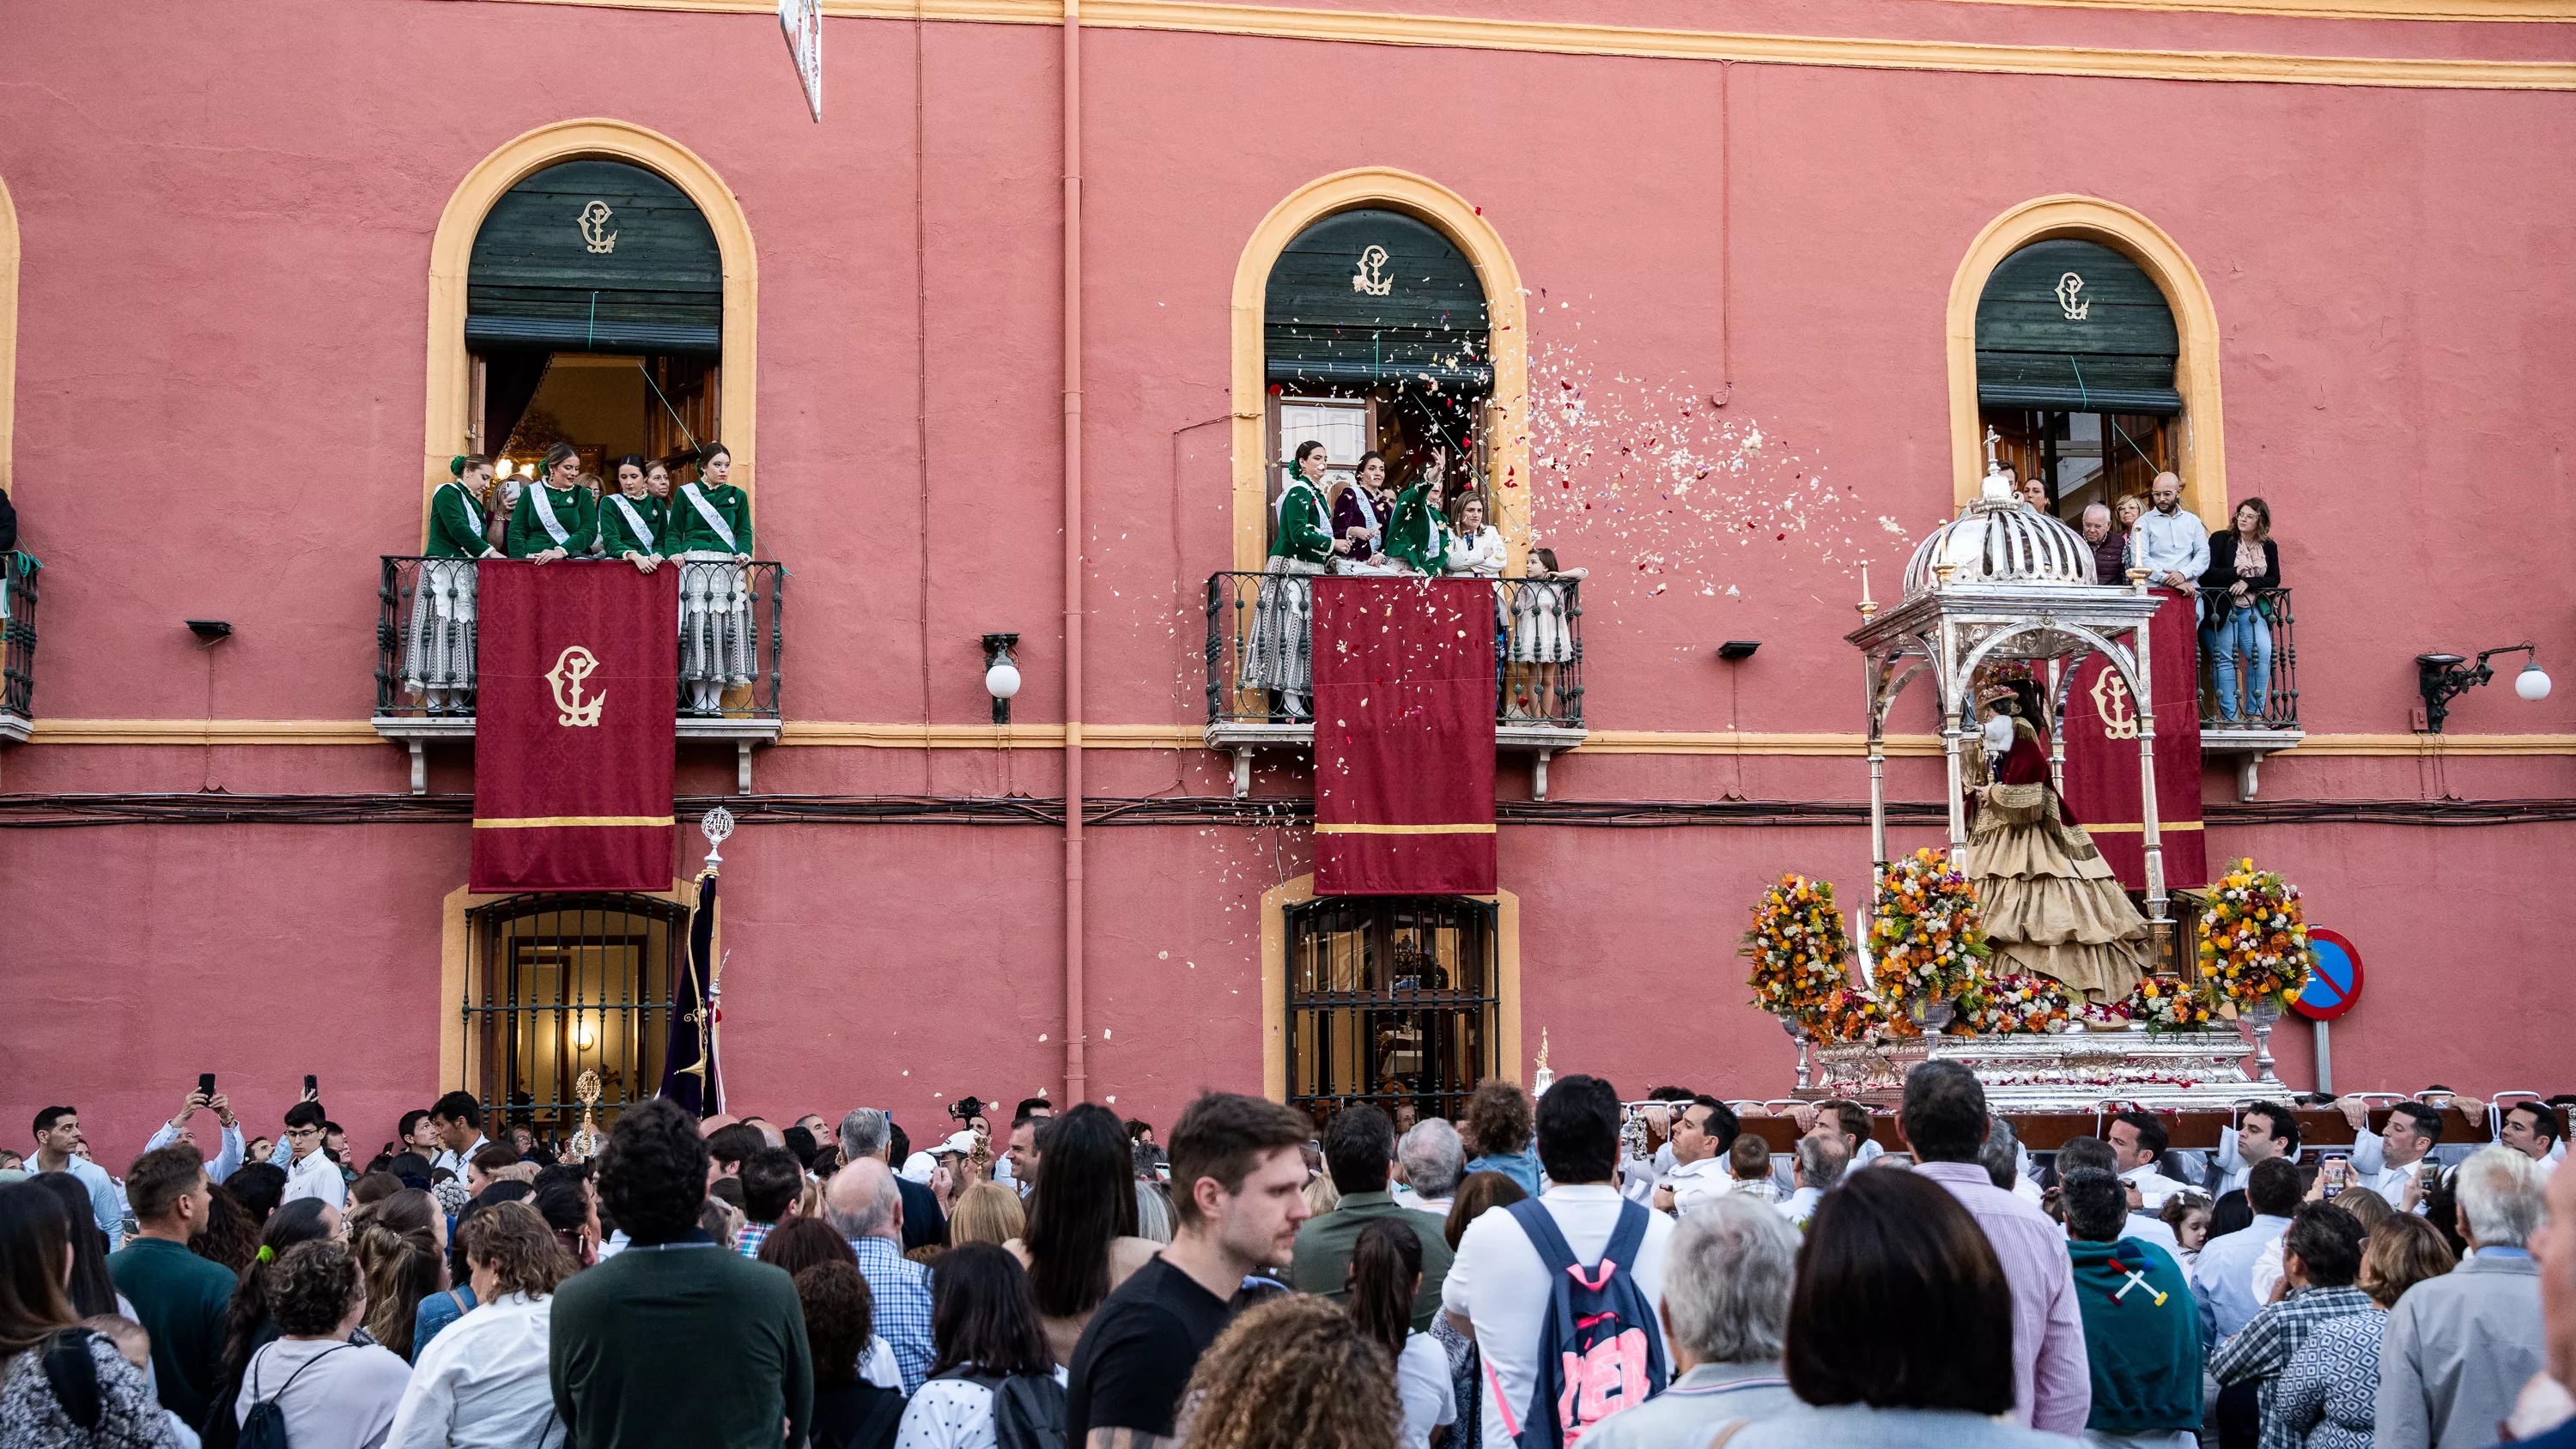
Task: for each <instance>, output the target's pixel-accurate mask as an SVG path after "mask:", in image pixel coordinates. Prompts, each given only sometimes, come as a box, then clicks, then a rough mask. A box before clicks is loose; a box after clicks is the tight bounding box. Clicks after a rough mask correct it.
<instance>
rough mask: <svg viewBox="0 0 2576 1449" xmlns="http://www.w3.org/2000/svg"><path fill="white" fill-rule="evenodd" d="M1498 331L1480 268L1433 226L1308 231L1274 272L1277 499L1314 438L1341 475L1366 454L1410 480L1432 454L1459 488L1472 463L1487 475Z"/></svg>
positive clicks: (1339, 218) (1367, 219) (1382, 216)
mask: <svg viewBox="0 0 2576 1449" xmlns="http://www.w3.org/2000/svg"><path fill="white" fill-rule="evenodd" d="M1488 329H1489V324H1488V321H1487V317H1486V308H1485V292H1484V288H1483V286H1482V284H1480V283H1479V282H1478V280H1477V277H1476V268H1475V266H1474V264H1472V263H1471V262H1469V261H1468V260H1467V257H1466V255H1465V254H1464V253H1463V252H1461V251H1459V250H1458V248H1457V246H1456V245H1455V244H1454V243H1452V242H1451V241H1450V240H1449V239H1448V238H1447V237H1445V236H1443V235H1441V234H1440V232H1439V231H1437V230H1436V229H1434V228H1433V227H1431V226H1430V225H1429V224H1427V223H1425V222H1423V221H1421V220H1418V219H1417V218H1415V217H1412V216H1408V215H1406V214H1405V213H1403V212H1400V211H1393V210H1389V209H1387V208H1384V207H1363V208H1360V209H1358V210H1353V211H1344V212H1340V213H1337V214H1335V215H1332V216H1328V217H1326V218H1324V219H1323V220H1321V221H1318V222H1316V223H1315V224H1314V225H1312V226H1309V227H1307V228H1306V229H1305V230H1303V231H1301V232H1299V233H1298V234H1297V236H1296V238H1295V240H1293V241H1291V242H1289V243H1288V245H1287V247H1286V248H1285V249H1284V250H1283V251H1281V252H1280V254H1279V258H1278V260H1277V261H1275V262H1273V263H1272V264H1271V268H1270V278H1269V284H1268V287H1267V289H1266V294H1265V297H1264V304H1263V328H1262V361H1263V373H1264V376H1265V377H1266V378H1267V379H1268V382H1269V388H1268V395H1269V406H1268V408H1267V409H1266V411H1267V413H1268V421H1269V427H1268V429H1267V435H1268V436H1267V444H1268V446H1267V449H1266V451H1267V453H1268V455H1269V463H1270V468H1269V481H1268V485H1267V486H1268V497H1269V499H1270V500H1271V501H1272V502H1274V503H1275V502H1276V500H1277V499H1278V496H1279V493H1280V490H1281V489H1282V488H1283V487H1284V486H1285V485H1286V476H1287V475H1286V469H1287V463H1288V460H1289V458H1290V457H1291V456H1292V455H1293V452H1294V450H1295V449H1296V447H1297V446H1298V445H1299V444H1301V443H1303V442H1306V441H1307V440H1309V439H1312V440H1316V441H1320V442H1322V443H1323V444H1324V445H1325V448H1326V456H1327V457H1328V458H1329V459H1330V463H1331V469H1332V472H1333V474H1334V475H1335V476H1336V477H1338V478H1348V477H1349V476H1350V474H1351V471H1352V469H1353V468H1355V467H1356V466H1357V465H1358V462H1359V458H1360V454H1362V453H1364V452H1368V451H1372V450H1374V451H1376V452H1379V453H1383V454H1385V455H1386V457H1387V459H1388V461H1389V463H1390V465H1391V471H1393V472H1396V473H1399V474H1401V473H1404V472H1409V471H1410V470H1411V467H1412V466H1413V465H1414V464H1415V463H1416V462H1418V460H1419V459H1420V458H1421V457H1422V456H1423V455H1424V453H1425V452H1426V451H1427V450H1429V449H1431V448H1435V447H1443V448H1446V449H1447V450H1448V452H1449V457H1450V460H1451V475H1450V476H1451V477H1452V478H1453V479H1455V478H1457V477H1459V476H1460V475H1459V471H1458V470H1459V469H1460V467H1461V466H1462V465H1465V466H1474V467H1476V468H1477V471H1479V472H1481V471H1482V470H1481V463H1482V453H1483V446H1484V439H1483V432H1484V430H1483V427H1482V419H1483V411H1484V401H1485V399H1487V398H1489V397H1491V396H1492V394H1493V389H1494V369H1493V364H1492V361H1491V358H1490V344H1489V330H1488ZM1272 526H1273V527H1274V528H1275V527H1276V526H1277V520H1276V519H1275V518H1274V519H1273V520H1272Z"/></svg>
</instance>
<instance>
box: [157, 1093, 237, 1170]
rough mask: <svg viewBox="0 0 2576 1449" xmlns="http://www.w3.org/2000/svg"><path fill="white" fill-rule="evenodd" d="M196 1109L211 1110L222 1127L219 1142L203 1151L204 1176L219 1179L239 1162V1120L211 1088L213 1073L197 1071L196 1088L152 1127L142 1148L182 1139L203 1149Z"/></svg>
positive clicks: (228, 1105)
mask: <svg viewBox="0 0 2576 1449" xmlns="http://www.w3.org/2000/svg"><path fill="white" fill-rule="evenodd" d="M200 1112H211V1113H213V1114H214V1119H215V1121H216V1123H217V1124H219V1125H220V1126H221V1128H222V1132H223V1135H222V1139H221V1142H220V1145H219V1146H218V1147H217V1148H216V1150H215V1151H213V1152H210V1153H207V1154H206V1177H207V1180H208V1181H210V1182H221V1181H223V1180H224V1179H225V1178H227V1177H230V1176H232V1175H233V1170H234V1169H235V1168H238V1167H240V1166H241V1165H242V1161H243V1151H242V1134H241V1121H240V1119H239V1118H236V1117H235V1116H233V1104H232V1103H231V1101H229V1100H228V1099H226V1098H225V1096H224V1094H223V1093H221V1092H218V1091H216V1090H215V1074H214V1073H212V1072H200V1073H198V1074H197V1089H196V1090H195V1091H193V1092H190V1093H189V1094H188V1099H187V1100H186V1101H184V1102H182V1103H180V1104H179V1111H178V1114H177V1115H176V1116H174V1117H172V1118H171V1119H170V1120H169V1121H167V1122H164V1123H162V1124H161V1125H160V1126H159V1127H157V1128H155V1129H153V1133H152V1140H150V1141H149V1142H146V1143H144V1144H143V1150H144V1151H146V1152H157V1151H159V1150H160V1149H162V1148H164V1147H167V1146H169V1145H170V1144H171V1143H173V1142H185V1143H187V1144H188V1145H189V1146H191V1147H194V1148H196V1149H197V1150H198V1151H199V1152H205V1151H206V1142H205V1139H204V1137H203V1136H201V1135H200V1134H201V1133H202V1132H203V1130H204V1129H203V1126H202V1124H200V1123H198V1122H197V1120H196V1118H197V1114H198V1113H200Z"/></svg>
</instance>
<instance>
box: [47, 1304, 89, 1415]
mask: <svg viewBox="0 0 2576 1449" xmlns="http://www.w3.org/2000/svg"><path fill="white" fill-rule="evenodd" d="M94 1336H95V1335H93V1334H92V1333H91V1332H90V1331H89V1330H88V1329H86V1328H66V1329H63V1330H61V1331H60V1332H57V1333H56V1334H54V1336H53V1337H51V1338H49V1339H47V1340H46V1341H45V1353H44V1359H43V1362H44V1366H45V1386H46V1387H47V1388H48V1389H50V1390H52V1392H53V1395H54V1403H55V1404H56V1405H57V1406H58V1407H60V1408H61V1409H62V1411H63V1417H64V1418H65V1419H67V1420H69V1421H70V1422H71V1426H72V1427H73V1428H75V1429H79V1430H82V1431H84V1432H87V1431H91V1430H95V1429H97V1428H98V1420H99V1413H100V1405H99V1397H98V1365H97V1364H95V1363H92V1362H91V1361H90V1356H89V1341H90V1339H91V1338H92V1337H94Z"/></svg>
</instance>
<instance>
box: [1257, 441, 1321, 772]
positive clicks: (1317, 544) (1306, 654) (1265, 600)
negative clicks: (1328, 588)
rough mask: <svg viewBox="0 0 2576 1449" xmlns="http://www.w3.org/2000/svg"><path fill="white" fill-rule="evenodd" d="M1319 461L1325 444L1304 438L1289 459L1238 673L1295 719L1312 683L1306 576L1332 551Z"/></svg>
mask: <svg viewBox="0 0 2576 1449" xmlns="http://www.w3.org/2000/svg"><path fill="white" fill-rule="evenodd" d="M1324 462H1325V455H1324V445H1323V444H1321V443H1319V442H1315V441H1313V440H1312V439H1309V440H1308V441H1306V442H1303V443H1299V444H1298V445H1297V452H1296V456H1295V457H1294V459H1293V460H1292V461H1290V463H1289V464H1288V486H1287V488H1286V489H1285V490H1284V491H1282V492H1281V493H1280V495H1279V502H1278V505H1277V514H1276V518H1277V522H1278V526H1277V527H1276V528H1275V529H1273V530H1272V535H1271V540H1270V562H1269V564H1268V565H1267V566H1265V567H1264V568H1263V570H1262V577H1261V591H1260V593H1259V594H1258V595H1257V596H1256V597H1255V599H1254V601H1253V606H1252V637H1251V638H1249V639H1247V640H1245V641H1244V645H1243V668H1242V670H1241V672H1240V676H1239V677H1240V681H1241V683H1242V685H1243V687H1244V688H1246V689H1262V690H1268V691H1270V692H1271V693H1272V694H1273V695H1274V696H1276V697H1277V698H1276V701H1275V702H1274V704H1273V705H1272V709H1273V712H1274V717H1277V715H1278V713H1279V712H1280V711H1283V710H1284V712H1285V718H1286V719H1287V720H1288V722H1289V723H1292V724H1302V723H1304V722H1305V720H1306V719H1307V717H1308V712H1307V705H1306V696H1307V695H1308V694H1309V693H1311V692H1312V691H1313V689H1314V687H1315V683H1314V681H1315V671H1314V654H1313V650H1314V622H1315V591H1314V585H1313V584H1311V583H1309V582H1307V579H1308V577H1309V576H1311V575H1314V574H1320V573H1322V572H1323V571H1324V569H1325V566H1326V565H1327V564H1329V563H1330V562H1331V561H1332V557H1333V555H1334V553H1335V552H1337V550H1336V548H1335V546H1334V543H1333V513H1332V510H1331V509H1330V508H1328V507H1327V506H1325V503H1324V487H1323V474H1324Z"/></svg>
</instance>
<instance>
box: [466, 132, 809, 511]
mask: <svg viewBox="0 0 2576 1449" xmlns="http://www.w3.org/2000/svg"><path fill="white" fill-rule="evenodd" d="M594 201H596V202H599V203H600V204H601V206H602V207H603V208H605V210H606V212H607V214H606V215H605V216H602V215H600V214H599V213H597V212H594V211H593V210H592V209H591V205H590V204H591V203H592V202H594ZM487 223H489V224H491V226H492V227H497V228H498V229H497V230H492V229H489V228H487ZM487 231H488V235H487ZM709 238H712V241H713V261H712V267H713V270H712V271H710V262H709V259H708V254H707V250H706V243H707V240H708V239H709ZM594 246H596V247H601V248H604V250H600V251H593V250H592V248H593V247H594ZM709 288H712V289H713V290H714V292H715V294H716V295H715V296H714V297H712V298H710V297H709V296H708V295H707V293H708V290H709ZM594 291H596V292H597V293H599V296H598V299H597V300H598V304H599V311H598V313H597V314H595V315H594V313H593V311H592V296H591V294H592V293H593V292H594ZM759 297H760V260H759V256H758V254H757V253H756V252H755V250H754V249H753V247H752V242H751V228H750V224H749V223H748V222H747V221H746V220H745V218H744V216H743V211H742V206H741V203H740V202H738V201H737V200H736V199H735V197H734V194H733V191H732V189H731V188H730V187H728V186H726V185H725V183H724V179H723V178H722V177H720V176H718V175H717V174H716V173H715V170H714V168H712V167H710V166H708V165H707V163H706V162H705V161H704V160H703V159H702V158H700V157H699V156H698V155H697V154H696V153H695V152H693V151H691V150H689V148H687V147H686V146H683V145H681V144H680V143H678V142H677V141H674V140H672V139H671V138H670V137H668V136H665V135H662V134H660V133H658V132H655V131H651V130H648V129H646V128H645V127H642V126H637V125H632V124H629V123H627V122H624V121H614V120H599V119H591V120H577V121H557V122H554V123H553V124H550V125H545V126H539V127H537V128H536V129H535V130H532V131H528V132H526V133H524V134H522V135H519V136H516V137H514V138H512V139H511V140H509V141H507V142H505V143H504V144H502V145H501V146H500V147H499V148H497V149H496V150H494V151H493V152H492V154H491V155H489V156H486V157H484V158H483V159H482V161H480V162H479V163H477V164H476V165H475V167H474V168H473V170H471V171H469V172H467V173H466V175H465V178H464V179H463V180H462V181H460V182H459V183H458V184H457V187H456V192H455V194H454V195H452V196H450V197H449V198H448V201H447V207H446V210H445V211H443V212H441V213H440V215H439V218H438V230H437V232H436V234H435V235H434V236H433V237H432V238H431V240H430V249H429V369H428V396H427V400H426V406H425V407H424V408H423V410H422V418H423V425H422V446H421V460H422V464H423V468H422V486H421V520H422V526H423V528H424V529H426V527H427V524H428V518H429V504H430V499H431V497H432V495H433V494H434V493H435V492H436V490H437V489H438V487H439V486H440V485H441V484H444V483H445V482H447V481H448V477H449V475H448V471H447V463H448V459H449V458H451V457H453V456H454V455H456V454H458V453H466V452H476V453H493V452H497V451H500V450H501V449H503V448H504V447H521V448H524V447H528V446H531V445H533V446H534V448H535V449H536V451H537V452H538V453H540V454H541V453H542V452H543V450H544V448H545V446H546V445H547V443H550V442H553V441H556V439H555V438H554V437H551V436H549V437H548V438H547V439H546V441H545V442H538V441H537V440H536V438H535V436H534V435H533V434H532V433H531V431H530V429H529V428H528V426H526V425H527V423H528V421H529V413H530V412H531V411H532V410H533V409H543V410H545V411H547V412H548V413H550V414H553V415H554V416H555V423H554V427H555V429H556V430H557V431H558V432H559V433H560V434H561V435H562V437H561V440H562V441H566V442H570V443H573V444H574V445H575V446H577V447H580V448H582V449H583V451H584V454H585V456H596V457H598V458H600V459H603V460H604V459H607V458H613V457H614V456H616V455H617V454H618V453H620V452H638V453H646V454H649V455H652V456H657V457H660V456H669V455H670V454H672V453H675V452H677V451H679V450H680V448H682V447H683V446H685V445H686V443H687V442H688V440H689V439H691V438H696V439H701V440H704V439H708V438H713V437H718V436H720V437H721V438H722V439H723V442H724V444H725V446H726V447H727V448H730V449H731V450H732V451H733V476H732V478H731V479H730V480H729V481H730V482H732V483H734V484H735V485H736V486H738V487H741V488H742V489H744V490H745V491H746V492H756V488H757V483H756V480H757V477H758V474H757V468H756V463H757V451H758V445H759V430H758V428H757V426H756V422H757V420H756V418H755V417H754V414H755V412H756V411H757V409H758V406H759V397H760V389H759V376H758V363H759V348H758V341H757V339H758V324H759V317H760V306H759ZM576 311H577V312H578V317H577V318H576V317H575V315H574V313H575V312H576ZM469 320H470V323H471V328H470V330H471V334H472V335H471V339H470V340H469V335H468V334H469ZM709 325H712V326H713V327H714V328H715V333H716V335H715V337H714V338H713V339H712V341H710V339H709V337H708V335H707V331H706V329H707V328H708V326H709ZM639 361H640V362H641V363H642V364H643V365H642V366H639V365H638V363H639ZM648 373H649V375H650V379H651V381H650V385H648V384H647V382H646V380H645V379H646V376H647V374H648ZM558 384H559V385H560V386H559V387H558V386H557V385H558ZM541 390H542V395H541ZM558 404H560V411H558ZM514 433H515V434H518V435H519V436H518V437H517V438H516V440H515V441H514V439H513V437H512V436H511V435H512V434H514ZM511 456H512V457H513V459H514V460H515V459H517V458H518V454H516V453H513V454H512V455H511ZM677 481H680V482H686V481H688V479H687V475H686V474H685V473H683V474H682V475H681V476H680V477H679V478H678V480H677Z"/></svg>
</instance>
